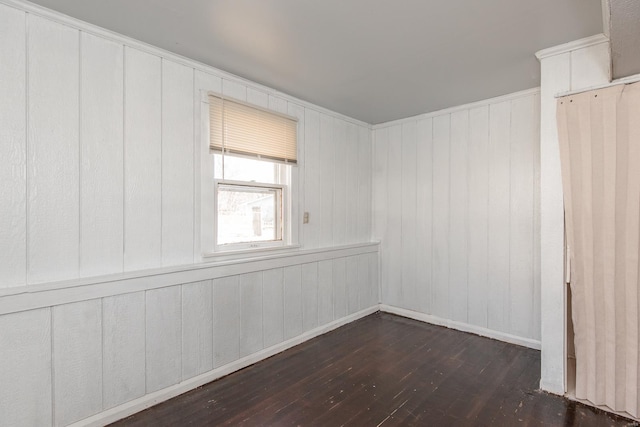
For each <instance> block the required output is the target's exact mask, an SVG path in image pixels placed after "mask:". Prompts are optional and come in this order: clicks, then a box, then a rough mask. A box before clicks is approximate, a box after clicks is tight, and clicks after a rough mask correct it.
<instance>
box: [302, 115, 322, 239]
mask: <svg viewBox="0 0 640 427" xmlns="http://www.w3.org/2000/svg"><path fill="white" fill-rule="evenodd" d="M304 121H305V126H304V135H305V154H304V183H305V186H304V189H305V191H304V206H305V208H304V212H309V223H307V224H304V225H303V231H304V239H303V241H304V246H305V247H306V248H317V247H318V246H319V245H320V228H321V225H322V210H321V206H322V205H321V198H320V196H321V194H320V189H321V186H322V181H323V180H324V178H325V177H324V176H322V175H321V174H320V166H321V160H320V159H321V157H320V153H321V150H322V149H323V148H322V147H321V146H320V113H318V112H317V111H315V110H312V109H310V108H307V109H305V117H304Z"/></svg>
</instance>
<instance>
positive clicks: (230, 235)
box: [217, 183, 282, 245]
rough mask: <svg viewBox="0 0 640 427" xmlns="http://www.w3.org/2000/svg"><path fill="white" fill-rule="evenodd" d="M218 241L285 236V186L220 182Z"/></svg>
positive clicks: (233, 241)
mask: <svg viewBox="0 0 640 427" xmlns="http://www.w3.org/2000/svg"><path fill="white" fill-rule="evenodd" d="M217 197H218V239H217V240H218V244H219V245H227V244H231V243H248V242H263V241H276V240H281V239H282V231H281V227H282V225H281V212H282V189H280V188H261V187H249V186H242V185H228V184H222V183H221V184H219V186H218V196H217Z"/></svg>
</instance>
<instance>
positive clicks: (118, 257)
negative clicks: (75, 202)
mask: <svg viewBox="0 0 640 427" xmlns="http://www.w3.org/2000/svg"><path fill="white" fill-rule="evenodd" d="M123 50H124V48H123V47H122V45H120V44H116V43H114V42H111V41H108V40H105V39H103V38H100V37H96V36H93V35H91V34H87V33H82V35H81V56H80V58H81V63H80V67H81V76H80V100H81V104H80V108H81V111H82V113H81V120H80V121H81V126H80V142H81V154H80V159H81V166H80V237H81V238H80V276H83V277H86V276H97V275H100V274H109V273H117V272H121V271H122V269H123V258H122V245H123V240H124V236H123V226H124V224H123V223H124V213H123V209H124V206H123V204H124V190H123V188H124V187H123V183H124V170H123V168H124V165H123V162H124V157H123V156H124V141H123V127H124V123H123V108H124V99H123V97H124V95H123V89H124V77H123V76H124V65H123V62H124V59H123Z"/></svg>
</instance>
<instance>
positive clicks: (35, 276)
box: [0, 3, 372, 347]
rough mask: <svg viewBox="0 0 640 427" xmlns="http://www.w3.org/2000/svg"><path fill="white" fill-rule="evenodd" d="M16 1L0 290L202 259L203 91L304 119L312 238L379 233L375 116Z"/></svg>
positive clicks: (5, 98) (0, 221)
mask: <svg viewBox="0 0 640 427" xmlns="http://www.w3.org/2000/svg"><path fill="white" fill-rule="evenodd" d="M16 5H19V3H12V6H8V5H5V4H2V3H0V36H1V37H0V48H1V49H0V77H1V78H0V98H1V99H2V102H1V103H0V113H1V114H0V137H1V138H2V143H1V144H0V178H1V179H2V182H3V185H2V188H0V262H1V263H2V268H0V288H9V287H19V286H21V285H31V284H44V283H49V282H57V281H63V280H73V279H79V278H86V277H95V276H101V275H107V274H113V273H123V272H128V271H137V270H144V269H150V268H158V267H166V266H174V265H186V264H193V263H198V262H200V261H201V260H202V258H201V255H202V254H201V252H202V251H205V250H206V249H207V248H210V247H211V244H210V240H211V236H209V235H208V233H210V230H209V229H207V228H203V227H201V224H211V218H210V215H211V211H210V209H209V206H210V205H211V206H212V200H211V199H210V194H211V192H210V191H207V188H206V187H203V186H206V185H208V183H206V182H205V183H202V182H200V179H201V177H202V176H208V174H204V173H203V171H204V170H207V168H210V167H211V166H210V164H211V163H212V162H211V159H210V156H209V154H208V150H207V148H206V147H207V143H206V135H205V134H204V131H205V130H206V126H204V123H202V120H203V116H202V114H201V111H200V108H201V103H200V99H201V92H202V91H205V92H206V91H213V92H218V93H220V92H222V93H224V94H225V95H226V96H229V97H234V98H237V99H240V100H243V101H247V102H250V103H253V104H255V105H258V106H262V107H265V108H270V109H273V110H274V111H279V112H282V113H286V114H289V115H292V116H295V117H297V118H298V119H299V153H300V158H301V161H300V166H299V167H296V168H294V172H293V175H294V184H293V188H292V193H293V194H294V196H295V197H296V199H297V200H294V205H293V211H294V215H295V216H297V217H298V218H299V223H298V224H297V225H296V226H294V227H293V234H294V235H295V236H296V237H298V238H299V241H300V243H301V244H302V245H303V247H304V248H318V247H330V246H334V245H342V244H350V243H359V242H366V241H369V239H370V235H371V226H370V223H371V221H370V218H371V211H370V206H371V152H372V150H371V144H370V130H369V127H368V125H366V124H364V123H360V122H356V121H355V120H351V119H349V118H346V117H343V116H340V115H338V114H335V113H332V112H330V111H326V110H323V109H321V108H319V107H315V106H313V105H311V104H308V103H304V102H302V101H298V100H295V99H294V98H291V97H288V96H286V95H284V94H280V93H277V92H275V91H273V90H270V89H268V88H265V87H261V86H259V85H256V84H253V83H250V82H246V81H242V80H240V79H238V78H235V77H233V76H230V75H228V74H226V73H224V72H220V71H218V70H215V69H213V68H209V67H205V66H203V65H201V64H197V63H195V62H193V63H191V62H189V61H188V60H185V59H184V58H179V57H176V56H173V55H172V54H169V53H168V52H163V51H161V50H159V49H154V48H151V47H148V46H145V45H142V44H140V43H137V42H135V41H132V40H129V39H125V38H121V37H119V36H116V35H112V34H110V33H106V32H104V31H102V30H100V29H98V28H96V27H92V26H90V25H87V24H84V23H81V22H79V21H75V20H73V19H70V18H66V17H62V16H59V15H57V14H55V13H51V12H47V11H44V10H43V9H39V8H37V7H35V6H31V5H26V4H25V10H19V9H18V8H16V7H17V6H16ZM25 112H26V114H25ZM307 121H308V122H309V123H308V125H307ZM303 212H309V214H310V215H309V218H310V222H309V224H305V225H303V224H302V213H303ZM253 345H254V344H253V343H252V344H251V346H253ZM251 346H250V347H251Z"/></svg>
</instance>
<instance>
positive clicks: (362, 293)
mask: <svg viewBox="0 0 640 427" xmlns="http://www.w3.org/2000/svg"><path fill="white" fill-rule="evenodd" d="M355 258H356V288H357V292H358V307H357V308H356V310H355V311H359V310H363V309H365V308H369V307H371V306H372V305H373V303H372V302H371V291H370V289H371V288H372V287H373V286H375V287H376V289H377V288H378V286H377V284H374V283H373V282H372V277H371V275H370V268H369V256H368V254H364V255H358V256H356V257H355Z"/></svg>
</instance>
